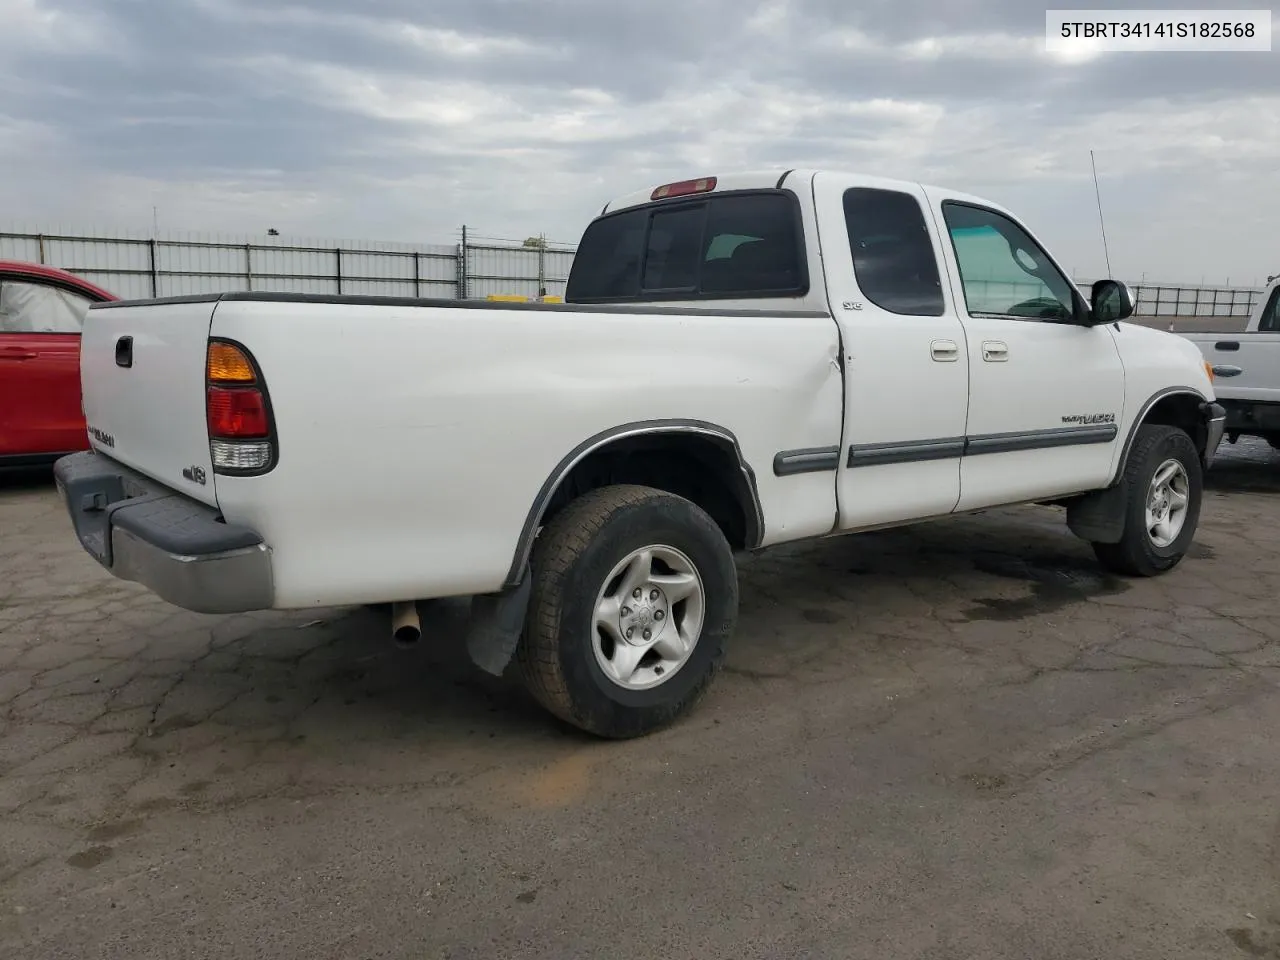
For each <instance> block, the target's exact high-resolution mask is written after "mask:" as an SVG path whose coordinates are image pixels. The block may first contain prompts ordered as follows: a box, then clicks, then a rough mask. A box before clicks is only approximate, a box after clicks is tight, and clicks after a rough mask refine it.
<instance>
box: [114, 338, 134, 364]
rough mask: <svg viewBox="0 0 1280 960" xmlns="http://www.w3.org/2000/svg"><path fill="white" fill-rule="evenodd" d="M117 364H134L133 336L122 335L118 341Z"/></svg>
mask: <svg viewBox="0 0 1280 960" xmlns="http://www.w3.org/2000/svg"><path fill="white" fill-rule="evenodd" d="M116 366H117V367H132V366H133V337H121V338H120V339H119V340H117V341H116Z"/></svg>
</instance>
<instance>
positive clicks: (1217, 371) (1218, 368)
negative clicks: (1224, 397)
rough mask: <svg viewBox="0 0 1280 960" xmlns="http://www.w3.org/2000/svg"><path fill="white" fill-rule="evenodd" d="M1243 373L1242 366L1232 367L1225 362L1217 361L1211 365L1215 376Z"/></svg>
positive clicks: (1233, 375) (1232, 375)
mask: <svg viewBox="0 0 1280 960" xmlns="http://www.w3.org/2000/svg"><path fill="white" fill-rule="evenodd" d="M1242 373H1244V368H1243V367H1233V366H1231V365H1230V364H1226V363H1217V364H1214V366H1213V375H1214V376H1215V377H1238V376H1240V374H1242Z"/></svg>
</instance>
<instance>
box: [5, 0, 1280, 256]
mask: <svg viewBox="0 0 1280 960" xmlns="http://www.w3.org/2000/svg"><path fill="white" fill-rule="evenodd" d="M0 22H4V23H5V24H6V30H5V31H4V32H3V33H0V54H2V55H0V82H3V84H4V87H5V89H6V90H7V91H9V90H12V91H15V94H16V95H13V96H8V97H6V99H5V101H4V102H3V103H2V104H0V158H3V159H4V162H5V167H6V170H7V171H12V175H11V176H10V177H7V178H5V179H4V180H3V181H0V205H2V208H3V209H5V210H6V211H8V212H9V214H8V215H9V216H11V217H14V218H15V219H22V220H25V221H28V222H30V221H38V220H40V219H41V218H42V217H46V216H48V217H53V216H56V217H58V219H59V220H61V221H62V222H67V220H68V218H70V220H72V221H75V220H77V219H79V220H82V221H84V222H104V221H106V220H117V221H124V222H125V223H126V224H127V225H134V224H139V223H140V224H142V225H145V224H148V223H150V219H151V209H152V206H153V205H154V206H158V207H160V210H161V216H162V220H163V221H164V223H165V224H166V225H168V226H172V227H182V228H190V229H193V230H195V229H214V230H226V231H245V230H248V231H255V230H257V229H260V228H262V225H263V224H264V223H265V222H266V221H268V220H269V221H270V225H272V226H275V227H277V228H279V229H281V230H282V232H288V233H298V234H302V233H305V234H310V235H322V236H323V235H345V236H364V237H368V238H371V239H374V238H380V239H388V240H421V241H443V242H449V241H451V240H452V239H453V238H454V236H455V234H456V231H457V230H458V228H459V227H460V226H461V224H462V223H467V224H468V225H470V226H472V227H473V228H478V229H479V230H480V231H481V232H483V233H486V234H489V235H509V236H513V237H524V236H527V235H529V234H532V233H538V232H542V231H545V232H546V233H547V234H548V235H549V236H552V237H557V238H562V239H568V240H572V239H575V238H576V237H577V235H578V234H579V233H580V232H581V230H582V227H583V226H584V225H585V223H586V222H587V220H588V219H589V218H590V217H591V216H592V215H593V214H594V213H595V212H596V211H598V210H599V209H600V207H601V206H602V205H603V203H604V202H605V201H606V200H607V199H609V198H610V197H611V196H614V195H618V194H622V193H628V192H631V191H633V190H635V189H637V188H639V187H644V186H647V185H650V184H655V183H660V182H664V181H667V180H674V179H681V178H683V177H686V176H692V175H699V174H704V173H717V172H724V171H727V170H731V169H734V168H756V167H761V166H776V167H793V166H830V167H836V168H842V169H855V170H864V171H866V172H869V173H875V174H879V175H886V176H899V177H904V178H911V179H923V180H927V181H929V182H933V183H940V184H944V185H949V186H955V187H957V188H959V189H963V190H968V191H970V192H974V193H978V194H980V195H986V196H990V197H991V198H992V199H994V200H998V201H1000V202H1002V203H1007V204H1008V205H1010V206H1011V207H1014V208H1015V209H1017V210H1018V211H1019V212H1020V213H1023V214H1024V215H1025V216H1026V217H1027V219H1028V220H1029V221H1030V222H1031V223H1032V224H1033V225H1034V226H1035V227H1036V229H1037V230H1038V231H1040V232H1041V233H1043V234H1044V236H1045V237H1046V239H1047V240H1048V241H1049V242H1050V244H1051V245H1052V246H1053V247H1054V249H1055V251H1058V252H1059V253H1061V255H1062V258H1063V259H1064V260H1065V261H1067V262H1068V263H1073V264H1075V265H1076V266H1077V268H1078V269H1079V270H1080V271H1081V272H1083V273H1089V274H1096V273H1100V272H1101V270H1102V251H1101V244H1100V242H1099V238H1098V229H1097V209H1096V206H1095V205H1094V203H1093V184H1092V179H1091V174H1090V165H1089V151H1090V149H1092V150H1094V151H1095V155H1096V158H1097V162H1098V169H1099V174H1100V177H1101V180H1102V194H1103V201H1104V212H1105V214H1106V216H1107V228H1108V239H1109V241H1110V246H1111V253H1112V260H1113V265H1115V266H1116V268H1117V269H1121V268H1123V269H1124V270H1127V271H1132V272H1137V273H1143V272H1145V273H1147V274H1148V275H1156V274H1159V275H1162V276H1166V277H1172V278H1174V279H1176V278H1177V277H1178V276H1179V275H1184V274H1185V275H1187V276H1189V277H1191V278H1192V279H1198V278H1199V277H1200V276H1201V275H1202V274H1204V275H1206V276H1209V277H1218V278H1223V277H1226V276H1232V277H1234V278H1236V279H1246V280H1248V279H1252V278H1253V277H1260V276H1262V275H1265V274H1266V273H1268V272H1274V270H1275V269H1276V267H1275V263H1274V257H1275V254H1274V252H1273V251H1274V244H1273V243H1272V239H1271V238H1272V236H1273V235H1274V232H1275V228H1274V224H1276V223H1280V198H1277V197H1276V195H1275V193H1274V191H1271V190H1269V189H1268V187H1267V184H1269V183H1270V182H1271V180H1272V179H1273V178H1274V171H1275V170H1276V169H1277V168H1278V167H1280V134H1277V133H1276V131H1275V130H1274V125H1273V123H1272V122H1271V120H1272V119H1273V118H1274V117H1275V116H1277V115H1280V71H1277V70H1276V69H1275V60H1274V56H1273V55H1270V54H1141V55H1139V54H1131V55H1117V54H1100V55H1097V56H1093V57H1067V58H1064V57H1055V56H1051V55H1050V54H1048V53H1047V52H1046V51H1045V43H1044V11H1043V9H1041V8H1035V7H1029V6H1027V5H1026V4H1025V3H1024V2H1021V0H1019V2H1014V0H982V2H978V0H871V2H865V3H863V4H860V5H858V6H857V8H856V9H855V8H853V7H852V6H851V5H849V4H848V3H846V2H843V0H763V2H759V0H745V2H743V0H732V2H731V0H647V2H646V3H644V4H612V3H601V2H598V0H541V2H537V3H534V2H528V0H433V2H432V3H431V4H422V3H420V2H417V0H368V2H364V3H360V4H351V3H349V2H347V0H342V2H339V0H293V2H289V0H283V2H277V3H272V4H259V3H255V2H252V0H0Z"/></svg>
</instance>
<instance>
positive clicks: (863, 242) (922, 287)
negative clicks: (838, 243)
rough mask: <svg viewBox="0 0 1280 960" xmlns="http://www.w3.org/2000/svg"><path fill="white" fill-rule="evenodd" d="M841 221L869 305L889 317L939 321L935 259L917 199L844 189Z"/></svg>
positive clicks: (940, 301) (939, 285)
mask: <svg viewBox="0 0 1280 960" xmlns="http://www.w3.org/2000/svg"><path fill="white" fill-rule="evenodd" d="M844 222H845V228H846V229H847V230H848V231H849V249H850V250H851V251H852V253H853V273H854V276H855V277H856V278H857V281H858V287H859V288H860V289H861V290H862V292H863V294H864V295H865V296H866V298H867V299H868V300H870V301H871V302H872V303H874V304H875V305H876V306H877V307H879V308H880V309H882V310H887V311H889V312H890V313H898V314H904V315H908V316H918V317H919V316H924V317H940V316H942V313H943V310H944V309H945V306H946V304H945V302H944V301H943V298H942V281H941V280H940V278H939V275H938V259H937V257H936V256H934V253H933V243H932V242H931V241H930V239H929V228H928V227H926V226H925V222H924V211H923V210H921V209H920V204H919V203H918V202H917V201H916V199H915V197H913V196H911V194H909V193H901V192H899V191H897V190H874V189H869V188H865V187H855V188H853V189H850V190H846V191H845V193H844Z"/></svg>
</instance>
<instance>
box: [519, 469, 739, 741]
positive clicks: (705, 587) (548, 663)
mask: <svg viewBox="0 0 1280 960" xmlns="http://www.w3.org/2000/svg"><path fill="white" fill-rule="evenodd" d="M532 575H533V590H532V595H531V597H530V601H529V615H528V620H527V621H526V626H525V631H524V635H523V636H522V637H521V640H520V646H519V650H518V658H519V662H520V667H521V673H522V675H523V677H524V680H525V683H526V686H527V687H528V689H529V691H530V692H531V693H532V694H533V696H534V697H535V698H536V699H537V700H538V701H539V702H540V703H541V704H542V705H543V706H544V707H546V708H547V709H548V710H550V711H551V712H552V713H554V714H556V715H557V716H559V717H560V718H561V719H563V720H566V721H568V722H569V723H572V724H574V725H575V726H577V727H580V728H581V729H583V730H586V731H588V732H590V733H594V734H596V735H598V736H602V737H611V738H625V737H637V736H642V735H644V734H647V733H650V732H652V731H654V730H657V729H659V728H661V727H663V726H666V725H667V724H669V723H671V722H672V721H674V720H676V719H677V718H678V717H680V716H682V715H683V714H685V713H687V712H688V711H689V710H690V709H691V708H692V707H693V706H694V704H695V703H697V701H698V700H699V699H701V697H702V695H703V693H705V692H706V689H707V687H708V685H709V684H710V683H711V681H712V679H713V677H714V676H715V674H716V672H717V670H718V669H719V666H720V663H721V661H722V660H723V657H724V652H725V644H726V642H727V641H728V639H729V636H730V634H731V633H732V632H733V627H734V622H735V620H736V617H737V608H738V582H737V572H736V569H735V567H734V562H733V552H732V550H731V549H730V547H729V544H728V542H727V541H726V540H725V537H724V534H723V533H722V532H721V531H720V528H719V527H717V526H716V524H715V522H714V521H713V520H712V519H711V518H710V517H709V516H708V515H707V514H706V513H705V512H704V511H702V510H701V509H700V508H698V507H697V506H696V505H694V504H693V503H691V502H689V501H688V500H685V499H683V498H682V497H677V496H674V495H672V494H669V493H665V492H663V491H660V490H655V489H652V488H648V487H640V486H630V485H627V486H621V485H620V486H610V487H603V488H601V489H599V490H594V491H591V492H590V493H587V494H585V495H584V496H582V497H580V498H579V499H578V500H575V501H574V502H573V503H571V504H570V505H569V506H567V507H566V508H565V509H564V510H563V511H562V512H561V513H560V514H558V515H557V516H556V517H555V518H554V519H553V520H552V521H551V523H550V524H549V525H548V526H547V527H546V529H544V530H543V531H542V533H541V535H540V536H539V537H538V540H537V542H536V543H535V545H534V551H533V558H532Z"/></svg>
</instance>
